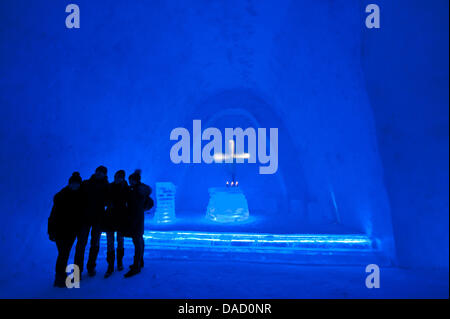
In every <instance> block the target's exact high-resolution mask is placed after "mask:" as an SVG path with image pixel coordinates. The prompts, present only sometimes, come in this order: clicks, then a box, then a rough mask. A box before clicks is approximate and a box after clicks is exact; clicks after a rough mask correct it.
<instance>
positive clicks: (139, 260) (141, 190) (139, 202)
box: [124, 170, 153, 277]
mask: <svg viewBox="0 0 450 319" xmlns="http://www.w3.org/2000/svg"><path fill="white" fill-rule="evenodd" d="M128 180H129V182H130V192H129V197H128V222H127V223H126V229H125V231H124V236H126V237H131V238H132V240H133V244H134V262H133V264H132V265H131V266H130V270H129V271H128V272H127V273H126V274H125V277H131V276H134V275H136V274H138V273H139V272H140V271H141V267H143V260H144V258H143V256H144V238H143V235H144V212H145V211H146V210H149V209H150V208H151V207H152V206H153V201H152V199H151V198H150V194H151V192H152V189H151V188H150V186H148V185H145V184H143V183H141V171H140V170H136V171H135V172H134V173H133V174H131V175H130V176H129V178H128Z"/></svg>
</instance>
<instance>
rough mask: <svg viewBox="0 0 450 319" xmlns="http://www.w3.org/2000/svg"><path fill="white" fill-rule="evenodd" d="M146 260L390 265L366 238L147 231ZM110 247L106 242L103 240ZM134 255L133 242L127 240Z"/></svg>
mask: <svg viewBox="0 0 450 319" xmlns="http://www.w3.org/2000/svg"><path fill="white" fill-rule="evenodd" d="M144 239H145V256H146V258H154V259H184V260H238V261H257V262H286V263H295V264H345V265H362V264H365V265H367V264H368V263H378V264H383V265H386V264H388V260H387V259H386V258H384V257H383V255H382V254H381V253H380V251H379V250H378V248H377V245H376V242H375V241H373V240H371V239H370V238H369V237H367V236H365V235H355V234H348V235H342V234H339V235H334V234H333V235H327V234H256V233H225V232H224V233H221V232H195V231H151V230H146V231H145V234H144ZM102 246H103V247H106V238H105V236H103V237H102ZM125 248H126V250H127V252H126V254H130V253H131V254H132V252H133V250H132V249H133V244H132V242H131V240H129V239H126V240H125Z"/></svg>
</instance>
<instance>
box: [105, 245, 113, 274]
mask: <svg viewBox="0 0 450 319" xmlns="http://www.w3.org/2000/svg"><path fill="white" fill-rule="evenodd" d="M114 259H115V254H114V250H112V251H108V252H107V253H106V261H107V262H108V269H107V270H106V273H105V276H104V277H105V278H108V277H109V276H111V275H112V273H113V272H114Z"/></svg>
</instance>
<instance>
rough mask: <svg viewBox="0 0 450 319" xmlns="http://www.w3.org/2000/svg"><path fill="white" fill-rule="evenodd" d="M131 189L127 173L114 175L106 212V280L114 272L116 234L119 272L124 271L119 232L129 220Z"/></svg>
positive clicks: (122, 172)
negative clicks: (115, 236) (128, 208)
mask: <svg viewBox="0 0 450 319" xmlns="http://www.w3.org/2000/svg"><path fill="white" fill-rule="evenodd" d="M129 192H130V188H129V186H128V183H127V181H126V180H125V171H124V170H119V171H117V172H116V174H115V175H114V181H113V182H112V183H111V184H109V193H108V197H109V201H108V208H107V210H106V220H105V231H106V239H107V253H106V261H107V262H108V270H107V271H106V273H105V278H108V277H109V276H111V274H112V273H113V272H114V259H115V252H114V233H115V232H117V270H119V271H121V270H123V263H122V260H123V255H124V247H123V234H122V233H121V232H120V231H119V228H120V226H121V225H122V224H123V223H124V222H125V221H126V218H127V201H128V196H129Z"/></svg>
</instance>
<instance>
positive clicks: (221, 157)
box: [214, 139, 250, 186]
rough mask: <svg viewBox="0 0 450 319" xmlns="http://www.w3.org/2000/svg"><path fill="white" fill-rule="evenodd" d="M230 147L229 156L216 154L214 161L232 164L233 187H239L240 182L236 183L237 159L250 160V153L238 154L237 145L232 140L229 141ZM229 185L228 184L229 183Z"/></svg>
mask: <svg viewBox="0 0 450 319" xmlns="http://www.w3.org/2000/svg"><path fill="white" fill-rule="evenodd" d="M228 145H229V148H228V150H229V154H222V153H215V154H214V161H215V162H216V163H217V162H219V163H222V161H225V163H231V164H233V165H232V172H231V186H237V185H238V182H237V181H236V178H235V177H236V168H235V166H234V163H235V161H234V160H235V159H248V158H250V153H240V154H236V151H235V145H234V140H233V139H231V140H229V141H228ZM227 185H228V182H227Z"/></svg>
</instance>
